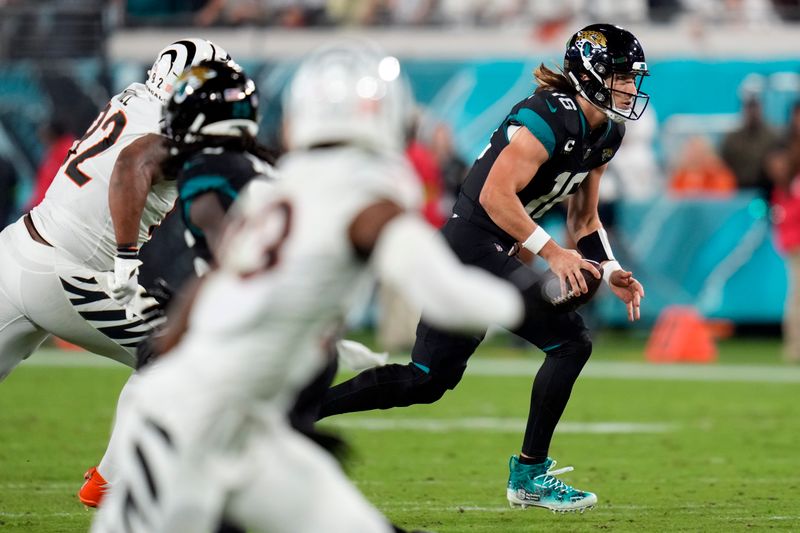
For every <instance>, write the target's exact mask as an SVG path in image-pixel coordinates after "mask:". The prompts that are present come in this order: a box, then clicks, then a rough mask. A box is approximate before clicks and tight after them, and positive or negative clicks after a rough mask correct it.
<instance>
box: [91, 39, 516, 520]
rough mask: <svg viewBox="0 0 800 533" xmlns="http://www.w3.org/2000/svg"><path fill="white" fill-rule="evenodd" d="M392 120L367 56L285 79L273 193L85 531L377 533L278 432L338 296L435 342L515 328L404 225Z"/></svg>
mask: <svg viewBox="0 0 800 533" xmlns="http://www.w3.org/2000/svg"><path fill="white" fill-rule="evenodd" d="M409 107H410V96H409V93H408V91H407V87H406V85H405V83H404V79H403V77H402V76H401V73H400V65H399V62H398V61H397V60H396V59H394V58H391V57H385V56H383V55H380V54H377V53H376V52H375V51H373V50H371V49H364V48H362V47H356V46H354V45H339V46H334V47H330V48H328V49H326V50H323V51H321V52H318V53H316V54H314V55H312V56H311V57H310V58H308V59H307V60H306V61H305V62H304V63H303V65H301V67H300V69H299V71H298V73H297V75H296V76H295V79H294V81H293V82H292V85H291V88H290V91H289V93H288V98H287V102H286V106H285V112H286V119H287V125H288V130H287V140H288V142H289V145H290V148H291V151H290V152H289V154H288V155H287V156H285V157H284V158H282V159H281V160H280V161H279V164H278V168H277V170H278V172H279V174H280V175H281V177H282V179H281V180H280V181H279V182H278V183H277V184H276V186H275V188H274V189H273V191H272V192H271V194H270V195H269V197H268V198H264V199H262V200H261V201H253V202H248V205H247V206H246V207H244V208H242V209H239V210H238V211H239V213H238V214H237V215H236V216H235V217H234V218H233V219H232V221H231V222H230V223H229V225H228V229H227V232H226V238H225V239H224V240H223V241H222V248H221V249H220V252H219V257H218V258H217V259H218V269H217V270H215V271H213V272H211V273H210V274H209V275H208V276H207V277H206V278H205V280H204V283H203V284H202V286H201V287H200V290H199V291H198V293H197V294H196V296H195V298H194V302H193V304H192V306H191V308H190V309H189V310H188V311H187V312H188V318H187V320H186V324H187V326H186V331H185V332H184V333H183V335H182V337H180V338H179V340H177V344H176V345H174V346H173V347H172V349H171V351H170V353H168V354H166V356H164V357H163V359H162V360H161V361H160V362H159V364H157V365H154V366H153V367H150V368H149V369H145V370H144V371H143V372H142V375H141V378H140V381H139V382H138V383H137V385H136V387H135V388H134V389H133V390H132V392H131V397H132V401H131V405H130V409H129V410H128V412H127V415H128V416H127V417H126V418H125V419H124V420H123V421H122V422H121V429H120V432H119V434H120V439H121V440H120V442H121V446H120V456H119V469H120V470H119V475H118V478H117V481H116V482H115V483H114V484H113V486H112V488H111V491H110V492H109V494H108V495H107V496H106V500H105V501H104V503H103V506H101V507H100V509H99V512H98V514H97V515H96V517H95V521H94V523H93V528H92V531H93V532H94V533H106V532H111V531H117V530H118V528H119V527H120V525H123V529H124V530H126V531H130V532H144V531H147V532H149V533H159V532H170V533H174V532H192V533H203V532H212V531H214V528H216V526H217V525H218V524H219V523H220V521H221V520H223V519H224V520H225V521H226V522H228V523H233V524H236V525H237V526H239V527H242V528H245V529H247V530H248V531H255V532H267V531H269V532H270V533H306V532H308V533H311V532H314V533H318V532H320V531H325V532H326V533H362V532H363V533H367V532H369V533H389V532H391V531H392V530H393V527H392V526H391V525H390V524H389V523H388V521H386V519H385V518H383V517H382V516H381V514H380V513H379V512H378V511H377V510H376V509H375V508H374V507H372V506H371V505H370V504H369V503H368V502H367V501H366V500H365V499H364V497H363V496H362V495H361V494H360V493H359V492H358V491H357V490H356V489H355V488H354V487H353V485H352V484H351V483H350V482H349V481H348V480H347V478H346V477H345V476H344V474H343V473H342V471H341V470H340V469H339V467H338V465H337V464H336V462H335V461H334V460H333V459H332V458H331V457H330V456H329V455H328V454H327V453H326V452H324V451H323V450H322V449H321V448H319V447H317V446H315V445H314V444H313V443H311V442H310V441H308V440H307V439H305V438H304V437H302V436H301V435H299V434H298V433H297V432H295V431H294V430H292V429H291V428H290V426H289V425H288V423H287V421H286V412H287V410H288V408H289V407H290V406H291V404H292V403H293V401H294V399H295V398H296V396H297V393H298V391H299V390H300V389H302V387H304V386H305V385H306V384H307V383H308V382H309V380H310V379H311V378H312V377H313V376H314V375H315V374H316V372H318V370H319V369H320V368H321V366H322V365H323V364H324V361H325V354H326V353H327V351H328V349H329V348H327V347H329V346H330V344H331V343H332V342H333V341H334V340H335V339H336V338H337V336H338V330H339V328H340V325H341V322H342V317H343V316H344V314H345V313H346V311H347V309H348V307H349V304H350V300H351V299H352V298H351V297H352V295H353V293H354V289H355V288H356V287H357V286H358V285H359V284H360V283H361V282H363V281H364V280H365V278H369V277H370V275H371V272H370V271H372V272H374V273H375V274H377V275H378V277H380V278H381V279H382V280H383V282H384V283H389V284H392V285H394V286H396V287H397V288H398V289H399V290H401V291H402V292H403V293H404V294H405V295H406V296H407V297H409V298H410V300H412V301H413V302H414V303H416V304H418V305H420V307H421V308H422V309H424V314H425V316H426V318H427V319H428V320H430V321H432V322H434V323H436V324H438V325H439V326H440V327H446V328H454V327H456V328H459V329H462V328H466V329H469V328H482V327H485V326H486V325H487V324H489V323H498V324H500V325H502V326H505V327H509V328H513V327H514V326H515V325H517V324H519V323H520V322H521V321H522V319H523V315H524V313H525V304H524V300H523V298H522V297H521V295H520V293H519V292H518V291H517V290H516V289H515V288H514V287H512V286H511V285H509V284H507V283H506V282H505V281H502V280H499V279H498V278H496V277H493V276H491V275H487V274H485V273H483V272H481V271H479V270H477V269H471V268H465V267H463V265H462V264H461V263H460V262H459V261H458V259H457V258H456V257H455V255H453V253H452V252H450V251H449V249H448V247H447V245H446V243H445V242H444V241H443V240H442V239H441V237H439V235H438V234H437V233H436V232H435V231H434V230H433V229H432V228H430V227H429V226H428V225H427V224H426V223H425V222H424V221H422V220H421V219H420V218H419V216H418V215H417V214H416V209H415V206H416V204H417V202H418V200H419V198H420V196H421V194H420V191H419V186H418V182H417V180H416V179H415V177H414V175H413V171H412V170H411V169H410V168H409V167H408V165H407V163H406V162H405V160H404V159H403V157H402V148H403V145H404V140H405V139H404V132H405V128H406V126H407V118H408V114H409ZM476 295H477V296H476ZM177 323H178V322H177V321H176V322H173V327H174V325H175V324H177ZM221 354H224V357H220V355H221ZM395 531H397V529H395Z"/></svg>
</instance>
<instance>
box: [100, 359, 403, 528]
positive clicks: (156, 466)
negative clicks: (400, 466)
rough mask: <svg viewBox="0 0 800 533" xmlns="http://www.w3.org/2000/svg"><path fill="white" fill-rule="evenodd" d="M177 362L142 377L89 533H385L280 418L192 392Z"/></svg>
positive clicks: (373, 512)
mask: <svg viewBox="0 0 800 533" xmlns="http://www.w3.org/2000/svg"><path fill="white" fill-rule="evenodd" d="M179 358H180V355H177V354H170V355H169V356H167V357H165V358H163V359H162V360H160V361H159V362H158V363H157V364H156V365H154V366H152V367H149V368H148V369H146V370H145V371H144V372H143V373H142V374H141V375H140V379H139V381H138V382H137V383H136V386H135V387H133V389H132V391H131V399H132V401H131V404H132V405H131V407H130V410H129V411H128V412H127V413H126V416H125V418H124V419H123V420H122V421H121V423H120V428H119V438H120V446H119V448H118V456H117V458H118V468H119V470H118V475H117V481H116V482H115V483H114V485H113V486H112V488H111V491H110V492H109V493H108V494H107V495H106V497H105V499H104V500H103V503H102V505H101V506H100V508H99V509H98V512H97V515H96V516H95V520H94V522H93V524H92V529H91V532H92V533H214V532H215V531H217V528H218V527H219V525H220V524H221V523H222V522H223V520H224V521H225V522H227V523H229V524H235V525H236V526H238V527H241V528H243V529H246V530H247V531H249V532H257V533H320V532H325V533H390V532H391V531H392V527H391V526H390V525H389V523H388V521H387V520H386V519H385V518H384V517H383V516H382V515H381V513H380V512H379V511H378V510H377V509H375V508H374V507H373V506H372V505H371V504H370V503H369V502H368V501H367V500H366V498H364V496H362V495H361V493H360V492H359V491H358V490H357V489H356V488H355V486H354V485H353V484H352V483H351V482H350V481H349V480H348V479H347V477H346V476H345V475H344V473H343V472H342V470H341V468H340V467H339V465H338V463H337V462H336V461H335V460H334V459H333V458H332V457H331V456H330V454H329V453H328V452H326V451H325V450H323V449H322V448H320V447H319V446H317V445H316V444H314V443H313V442H311V441H310V440H308V439H307V438H306V437H304V436H302V435H300V434H299V433H297V432H296V431H295V430H293V429H292V428H291V427H289V425H288V423H287V422H286V421H285V419H286V417H285V414H284V413H283V411H282V410H281V409H280V408H277V407H275V406H274V405H272V404H269V403H258V402H252V401H251V402H247V401H246V400H243V399H241V398H238V399H237V398H235V397H227V396H225V395H224V393H223V395H222V396H220V394H219V393H218V391H217V390H213V389H211V390H209V389H208V387H205V386H201V385H198V381H197V380H196V379H194V376H193V375H192V371H191V369H188V370H187V368H186V367H185V365H183V366H181V362H180V361H179V360H178V359H179Z"/></svg>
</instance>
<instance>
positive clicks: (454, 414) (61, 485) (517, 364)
mask: <svg viewBox="0 0 800 533" xmlns="http://www.w3.org/2000/svg"><path fill="white" fill-rule="evenodd" d="M596 345H597V348H596V351H595V354H594V355H593V360H592V362H591V363H590V365H589V366H588V367H587V369H586V371H585V373H584V375H583V376H582V377H581V379H580V380H579V381H578V384H577V385H576V388H575V390H574V392H573V396H572V400H571V402H570V405H569V407H568V408H567V412H566V413H565V415H564V417H563V419H562V424H561V425H560V426H559V430H558V431H557V432H556V436H555V438H554V442H553V447H552V450H551V454H552V455H553V456H554V457H555V458H556V459H558V460H559V466H566V465H573V466H574V467H575V471H574V472H571V473H569V474H566V475H564V476H563V479H564V480H565V481H567V482H568V483H571V484H574V485H576V486H578V487H580V488H585V489H588V490H591V491H594V492H596V493H597V494H598V497H599V504H598V506H597V508H595V509H594V510H592V511H589V512H587V513H585V514H582V515H581V514H567V515H554V514H552V513H550V512H547V511H545V510H541V509H527V510H525V511H521V510H512V509H510V508H509V507H508V506H507V504H506V502H505V492H504V491H505V482H506V479H507V472H508V471H507V462H508V457H509V455H510V454H512V453H516V452H517V451H518V447H519V444H520V441H521V438H522V431H523V428H524V419H525V416H526V414H527V409H528V397H529V392H530V386H531V376H532V374H533V372H535V369H536V366H537V364H538V361H539V360H540V359H539V356H538V355H536V354H533V353H531V352H529V351H528V352H523V351H521V350H519V349H514V348H510V347H508V344H507V342H505V341H504V340H503V339H499V340H496V341H493V342H490V343H488V344H487V345H486V346H485V347H483V348H482V350H481V351H480V352H479V356H477V357H478V359H476V360H475V361H473V362H472V363H473V364H472V365H471V368H470V371H469V373H468V374H467V376H466V377H465V379H464V381H463V382H462V383H461V385H460V386H459V387H458V388H457V389H456V390H455V391H454V392H452V393H450V394H448V395H447V396H446V397H445V398H444V399H443V400H442V401H441V402H439V403H438V404H436V405H432V406H418V407H413V408H407V409H401V410H395V411H387V412H375V413H363V414H357V415H346V416H342V417H338V418H333V419H331V420H330V421H328V422H326V423H325V427H328V428H335V429H337V430H339V431H341V432H342V433H344V434H345V435H346V436H347V437H348V439H349V440H350V442H351V444H352V446H353V448H354V455H353V457H352V458H351V460H350V463H349V471H350V474H351V475H352V477H353V478H354V479H355V481H356V482H357V484H358V486H359V487H360V488H361V489H362V490H363V491H364V493H365V494H366V495H367V496H368V497H369V498H370V499H371V500H372V501H373V502H374V503H375V504H376V505H377V506H378V507H379V508H381V509H382V510H383V511H384V512H386V514H387V515H388V516H389V517H391V518H392V519H393V520H395V521H396V522H398V523H399V524H401V525H404V526H408V527H414V528H417V527H419V528H424V529H428V530H432V531H437V532H439V533H456V532H458V533H462V532H465V533H466V532H469V533H472V532H476V533H477V532H487V533H488V532H492V533H507V532H533V531H594V530H612V531H637V532H642V531H704V532H705V531H724V532H727V531H744V530H763V529H778V530H787V531H797V530H800V503H798V492H799V489H800V440H798V435H800V431H798V430H800V420H798V419H799V418H800V410H799V409H798V405H799V404H800V402H799V400H800V395H798V388H799V387H800V368H792V367H786V366H783V365H782V364H781V363H780V360H779V356H778V354H779V347H778V345H777V343H776V342H775V341H763V340H742V339H735V340H729V341H726V342H725V343H723V344H722V346H721V360H720V363H718V364H716V365H709V366H701V367H686V366H654V365H648V364H645V363H643V362H642V360H643V356H642V350H643V341H642V340H638V339H635V338H634V339H630V338H627V337H606V338H601V339H600V340H599V341H598V342H597V343H596ZM87 360H88V361H89V362H96V361H100V358H96V357H89V356H76V355H74V354H68V353H58V352H54V351H52V350H51V351H49V352H47V353H43V354H37V355H35V356H33V358H32V360H31V362H30V363H26V364H24V365H23V366H22V367H21V368H19V369H18V370H17V371H15V372H14V373H13V374H12V375H11V376H10V377H9V378H8V379H7V381H6V382H4V383H3V384H2V385H1V386H0V531H3V532H9V533H10V532H36V533H47V532H77V531H81V532H82V531H86V530H87V528H88V525H89V523H90V521H91V517H92V511H87V510H85V509H84V508H83V506H81V505H80V504H79V503H78V501H77V499H76V497H75V491H76V490H77V488H78V486H79V484H80V482H81V474H82V473H83V471H84V470H85V469H86V468H87V467H89V466H92V465H93V464H95V462H96V461H97V460H98V459H99V457H100V456H101V454H102V451H103V449H104V448H105V443H106V437H107V432H108V429H109V425H110V419H111V416H112V413H113V406H114V403H115V400H116V394H117V392H118V391H119V388H120V387H121V385H122V383H123V382H124V380H125V378H126V375H127V371H126V370H125V369H123V368H122V367H120V366H118V365H111V364H109V365H105V364H90V365H86V364H83V362H84V361H87ZM73 362H74V363H75V364H72V363H73ZM321 533H324V532H321Z"/></svg>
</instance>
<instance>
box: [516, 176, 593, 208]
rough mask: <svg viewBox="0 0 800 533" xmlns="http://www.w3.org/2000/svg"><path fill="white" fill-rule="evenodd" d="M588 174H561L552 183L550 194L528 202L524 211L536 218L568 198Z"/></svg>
mask: <svg viewBox="0 0 800 533" xmlns="http://www.w3.org/2000/svg"><path fill="white" fill-rule="evenodd" d="M588 174H589V173H588V172H576V173H575V174H573V173H571V172H562V173H561V174H559V175H558V176H556V179H555V183H553V188H552V189H551V190H550V192H549V193H547V194H545V195H542V196H540V197H538V198H535V199H533V200H531V201H530V202H528V205H526V206H525V210H526V211H528V214H529V215H530V217H531V218H538V217H539V216H541V215H542V214H544V213H546V212H547V211H548V210H549V209H550V208H551V207H553V205H555V204H557V203H558V202H560V201H561V200H562V199H563V198H564V197H565V196H569V194H570V193H571V192H572V189H573V188H574V187H575V186H576V185H579V184H580V183H581V182H582V181H583V178H585V177H586V176H587V175H588Z"/></svg>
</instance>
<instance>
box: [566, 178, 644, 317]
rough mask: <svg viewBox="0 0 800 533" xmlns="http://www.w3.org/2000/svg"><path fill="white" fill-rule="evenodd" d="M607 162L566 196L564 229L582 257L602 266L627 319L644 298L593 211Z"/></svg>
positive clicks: (635, 311)
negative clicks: (623, 303)
mask: <svg viewBox="0 0 800 533" xmlns="http://www.w3.org/2000/svg"><path fill="white" fill-rule="evenodd" d="M607 166H608V165H603V166H600V167H597V168H595V169H593V170H592V171H591V172H589V175H588V176H587V177H586V179H585V180H584V181H583V183H581V186H580V188H579V189H578V191H577V192H576V193H575V194H574V195H573V196H572V197H571V198H570V199H569V203H568V205H567V231H569V233H570V235H571V236H572V238H573V239H574V240H575V242H576V243H577V245H578V250H580V252H581V253H582V254H583V256H584V257H586V258H587V259H592V260H593V261H597V262H598V263H600V264H601V265H602V266H603V279H604V280H605V281H606V283H608V286H609V288H610V289H611V291H612V292H613V293H614V294H615V295H616V296H617V297H618V298H619V299H620V300H622V301H623V302H625V305H626V307H627V309H628V320H638V319H639V316H640V314H639V308H640V305H641V299H642V298H644V287H642V284H641V283H639V281H638V280H636V278H634V277H633V273H632V272H629V271H626V270H624V269H623V268H622V267H621V266H620V264H619V262H617V260H616V259H615V258H614V252H613V251H612V250H611V244H610V243H609V241H608V234H607V233H606V230H605V229H604V228H603V223H602V222H601V221H600V216H599V215H598V212H597V204H598V202H599V200H600V178H601V177H602V176H603V173H604V172H605V170H606V167H607Z"/></svg>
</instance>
